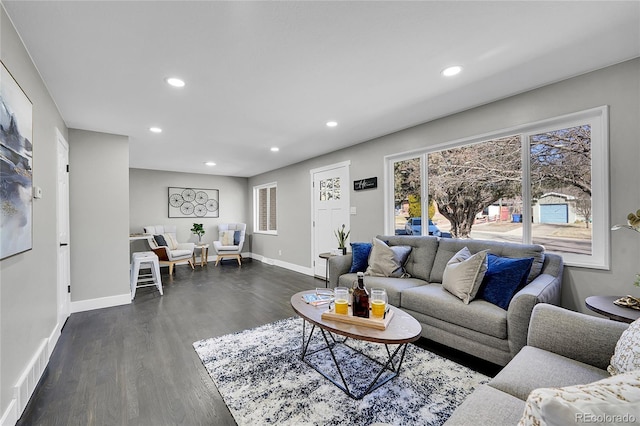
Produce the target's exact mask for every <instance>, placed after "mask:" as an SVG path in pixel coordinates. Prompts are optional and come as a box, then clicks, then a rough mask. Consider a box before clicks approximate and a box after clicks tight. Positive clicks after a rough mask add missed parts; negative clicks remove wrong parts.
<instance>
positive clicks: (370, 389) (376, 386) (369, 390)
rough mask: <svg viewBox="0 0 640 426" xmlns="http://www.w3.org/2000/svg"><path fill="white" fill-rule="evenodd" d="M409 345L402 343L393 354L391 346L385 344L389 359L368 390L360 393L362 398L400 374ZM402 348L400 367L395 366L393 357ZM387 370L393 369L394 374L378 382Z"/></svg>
mask: <svg viewBox="0 0 640 426" xmlns="http://www.w3.org/2000/svg"><path fill="white" fill-rule="evenodd" d="M407 345H408V343H404V344H402V345H398V347H397V348H396V350H395V351H394V352H393V355H391V353H390V352H389V346H388V345H384V346H385V347H386V348H387V354H389V360H388V361H387V362H386V363H385V364H384V365H383V366H382V368H381V369H380V371H379V372H378V374H377V375H376V377H375V379H373V381H371V384H370V385H369V387H368V388H367V390H365V391H364V392H362V394H361V395H360V398H362V397H363V396H365V395H367V394H368V393H370V392H372V391H374V390H376V389H378V388H379V387H380V386H382V385H384V384H385V383H387V382H388V381H389V380H391V379H393V378H394V377H396V376H397V375H398V374H400V366H401V365H402V361H403V359H404V353H405V351H406V350H407ZM400 349H402V354H401V355H400V362H399V363H398V368H397V369H396V368H394V366H393V358H395V356H396V355H397V354H398V351H399V350H400ZM389 365H390V366H389ZM385 370H390V371H393V373H394V374H392V375H390V376H389V377H387V378H386V379H384V380H383V381H381V382H380V383H377V384H376V382H377V381H378V379H379V378H380V376H382V373H384V371H385ZM360 398H356V399H360Z"/></svg>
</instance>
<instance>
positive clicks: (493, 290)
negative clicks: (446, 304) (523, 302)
mask: <svg viewBox="0 0 640 426" xmlns="http://www.w3.org/2000/svg"><path fill="white" fill-rule="evenodd" d="M487 263H488V268H487V272H486V273H485V275H484V279H483V280H482V284H481V286H480V290H478V295H477V298H480V299H484V300H486V301H487V302H490V303H493V304H494V305H497V306H500V307H501V308H502V309H504V310H505V311H506V310H507V308H508V307H509V302H511V299H512V298H513V296H514V295H515V294H516V292H517V291H518V290H520V289H521V288H522V287H524V286H525V285H526V284H527V276H528V275H529V271H531V265H533V257H528V258H520V259H513V258H509V257H500V256H496V255H495V254H491V253H489V255H488V256H487Z"/></svg>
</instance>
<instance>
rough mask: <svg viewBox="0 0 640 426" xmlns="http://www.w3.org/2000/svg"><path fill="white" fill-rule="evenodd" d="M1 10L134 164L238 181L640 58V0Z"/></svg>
mask: <svg viewBox="0 0 640 426" xmlns="http://www.w3.org/2000/svg"><path fill="white" fill-rule="evenodd" d="M3 4H4V6H5V9H6V10H7V12H8V14H9V16H10V17H11V20H12V21H13V23H14V25H15V26H16V28H17V30H18V32H19V34H20V36H21V37H22V39H23V41H24V43H25V45H26V46H27V49H28V51H29V53H30V54H31V56H32V58H33V60H34V62H35V64H36V66H37V68H38V70H39V71H40V73H41V75H42V77H43V79H44V81H45V83H46V85H47V87H48V88H49V90H50V92H51V94H52V96H53V98H54V99H55V102H56V103H57V105H58V108H59V109H60V112H61V114H62V117H63V118H64V120H65V122H66V123H67V125H68V126H69V127H72V128H78V129H86V130H93V131H99V132H108V133H115V134H121V135H128V136H130V166H131V167H135V168H145V169H158V170H172V171H181V172H193V173H211V174H220V175H228V176H254V175H257V174H259V173H262V172H265V171H268V170H273V169H276V168H279V167H282V166H285V165H288V164H292V163H295V162H299V161H302V160H305V159H307V158H311V157H315V156H318V155H321V154H324V153H327V152H331V151H335V150H337V149H340V148H342V147H346V146H350V145H354V144H356V143H359V142H363V141H366V140H369V139H372V138H375V137H377V136H382V135H385V134H389V133H392V132H395V131H397V130H401V129H404V128H407V127H411V126H414V125H416V124H419V123H424V122H427V121H430V120H432V119H434V118H437V117H442V116H445V115H449V114H451V113H454V112H458V111H462V110H465V109H469V108H471V107H474V106H478V105H482V104H485V103H488V102H491V101H494V100H497V99H501V98H504V97H507V96H510V95H513V94H516V93H521V92H523V91H527V90H530V89H533V88H536V87H540V86H542V85H545V84H548V83H552V82H556V81H559V80H562V79H565V78H568V77H572V76H575V75H579V74H582V73H585V72H588V71H591V70H595V69H598V68H602V67H605V66H608V65H612V64H615V63H618V62H622V61H625V60H628V59H631V58H634V57H638V56H640V2H638V1H626V2H612V1H601V2H597V1H594V2H581V1H568V2H557V1H551V2H540V1H529V2H524V1H516V2H504V1H498V2H485V1H469V2H457V1H442V2H436V1H424V2H415V1H412V2H404V1H376V2H360V1H351V2H339V1H326V2H313V1H305V2H302V1H300V2H293V1H292V2H287V1H278V2H264V1H263V2H211V1H198V2H196V1H136V2H134V1H108V2H102V1H8V0H3ZM452 64H459V65H462V66H463V67H464V71H463V72H462V73H461V74H460V75H458V76H456V77H453V78H449V79H446V78H444V77H442V76H441V75H440V71H441V70H442V69H443V68H445V67H446V66H449V65H452ZM169 76H179V77H181V78H183V79H184V80H185V81H186V83H187V85H186V87H184V88H183V89H175V88H172V87H169V86H168V85H167V84H166V83H165V82H164V79H165V78H166V77H169ZM328 120H336V121H338V123H339V125H338V126H337V127H335V128H328V127H326V126H325V122H327V121H328ZM150 126H159V127H161V128H162V129H163V132H162V133H161V134H159V135H156V134H152V133H150V132H149V131H148V129H149V127H150ZM35 142H36V143H37V141H35ZM272 146H278V147H279V148H280V152H278V153H272V152H270V150H269V148H270V147H272ZM207 160H210V161H215V162H216V163H217V166H215V167H207V166H205V165H204V162H205V161H207Z"/></svg>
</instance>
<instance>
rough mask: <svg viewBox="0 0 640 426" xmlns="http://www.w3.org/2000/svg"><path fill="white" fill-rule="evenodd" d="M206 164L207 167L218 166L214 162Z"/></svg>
mask: <svg viewBox="0 0 640 426" xmlns="http://www.w3.org/2000/svg"><path fill="white" fill-rule="evenodd" d="M204 164H205V165H206V166H209V167H213V166H215V165H216V163H214V162H213V161H207V162H205V163H204Z"/></svg>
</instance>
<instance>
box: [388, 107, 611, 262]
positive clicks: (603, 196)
mask: <svg viewBox="0 0 640 426" xmlns="http://www.w3.org/2000/svg"><path fill="white" fill-rule="evenodd" d="M585 123H588V124H590V125H591V140H592V141H596V143H592V145H591V165H592V166H591V167H592V170H591V182H592V191H591V192H592V194H591V203H592V218H593V224H592V225H593V227H592V232H593V234H592V235H593V238H592V251H591V255H581V254H574V253H559V254H560V255H561V256H562V258H563V261H564V263H565V265H568V266H578V267H584V268H592V269H604V270H609V265H610V257H611V255H610V232H609V228H610V223H609V132H608V129H609V107H608V106H601V107H596V108H592V109H588V110H585V111H579V112H575V113H571V114H566V115H562V116H559V117H553V118H549V119H545V120H540V121H536V122H533V123H526V124H522V125H518V126H514V127H510V128H506V129H501V130H496V131H493V132H489V133H485V134H482V135H477V136H473V137H469V138H463V139H458V140H454V141H451V142H444V143H439V144H435V145H432V146H429V147H426V148H421V149H416V150H412V151H406V152H403V153H399V154H392V155H387V156H385V157H384V162H385V167H384V178H385V183H386V184H385V190H384V206H385V216H384V229H385V231H386V232H387V233H388V234H389V235H393V233H394V227H393V225H394V205H393V198H394V185H393V177H394V175H393V165H394V163H395V162H397V161H402V160H408V159H411V158H417V157H421V164H422V165H423V168H422V174H423V178H422V184H423V185H422V188H421V198H422V201H423V209H422V211H423V215H424V212H426V211H428V208H427V207H428V202H429V200H428V193H427V192H428V191H427V189H428V182H427V175H428V170H427V165H426V156H427V154H429V153H432V152H436V151H441V150H443V149H450V148H455V147H459V146H465V145H472V144H474V143H480V142H485V141H488V140H492V139H499V138H502V137H506V136H511V135H514V134H519V135H521V136H522V145H523V147H524V146H527V147H528V146H529V139H530V137H531V136H532V135H535V134H538V133H542V132H545V131H549V130H556V129H559V128H568V127H572V126H575V125H578V124H585ZM527 152H528V148H527V150H525V149H523V175H524V176H525V177H524V179H523V182H522V184H523V194H522V195H523V203H525V204H524V205H527V204H526V203H530V199H531V194H530V182H529V155H528V154H525V153H527ZM525 172H526V173H525ZM423 220H424V218H423ZM528 223H531V213H530V212H529V211H528V209H525V211H523V225H524V226H523V242H524V243H530V242H531V231H530V228H529V226H527V225H526V224H528Z"/></svg>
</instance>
